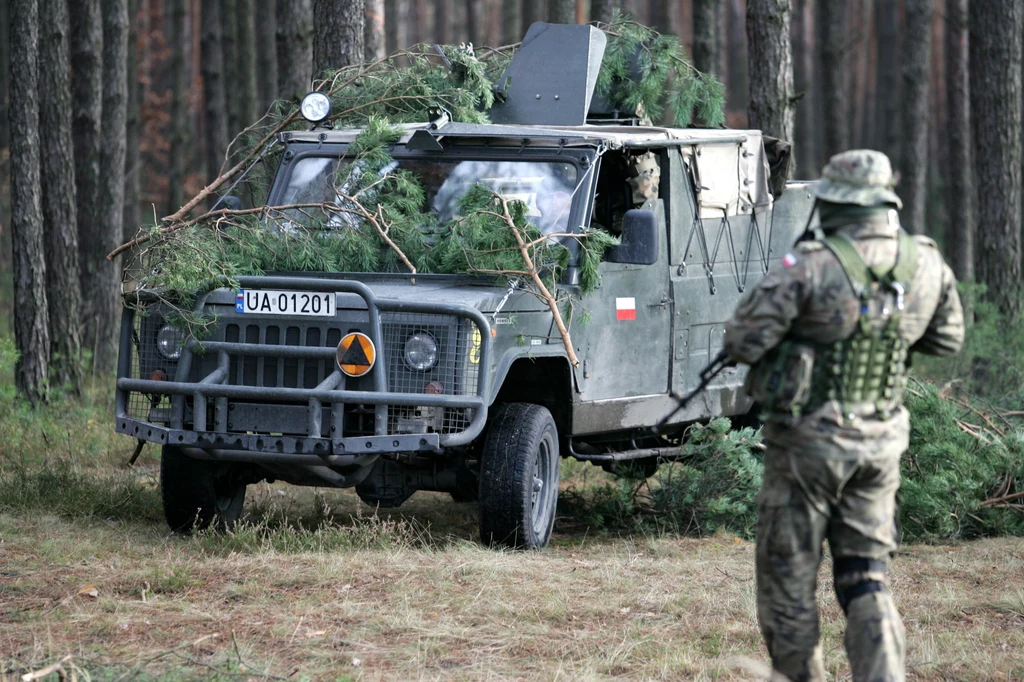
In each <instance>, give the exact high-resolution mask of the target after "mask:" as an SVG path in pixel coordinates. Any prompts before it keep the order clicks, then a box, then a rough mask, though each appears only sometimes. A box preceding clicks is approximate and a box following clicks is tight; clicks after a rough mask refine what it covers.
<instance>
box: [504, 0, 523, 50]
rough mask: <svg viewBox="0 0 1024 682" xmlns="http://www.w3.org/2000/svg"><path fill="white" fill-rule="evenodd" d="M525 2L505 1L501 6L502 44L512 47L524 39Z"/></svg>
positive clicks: (517, 0) (518, 0)
mask: <svg viewBox="0 0 1024 682" xmlns="http://www.w3.org/2000/svg"><path fill="white" fill-rule="evenodd" d="M522 22H523V2H522V0H505V2H503V3H502V5H501V42H502V44H503V45H512V44H513V43H518V42H519V41H520V40H522V39H523V34H524V33H525V32H526V31H524V30H523V26H522Z"/></svg>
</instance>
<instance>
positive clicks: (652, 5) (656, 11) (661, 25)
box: [556, 0, 672, 33]
mask: <svg viewBox="0 0 1024 682" xmlns="http://www.w3.org/2000/svg"><path fill="white" fill-rule="evenodd" d="M556 1H557V0H556ZM668 4H669V3H668V2H667V0H648V2H647V16H648V21H647V24H648V25H649V26H650V27H651V28H653V29H654V30H655V31H657V32H659V33H672V22H671V21H670V20H669V16H668V9H669V8H668Z"/></svg>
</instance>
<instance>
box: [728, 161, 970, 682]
mask: <svg viewBox="0 0 1024 682" xmlns="http://www.w3.org/2000/svg"><path fill="white" fill-rule="evenodd" d="M822 175H823V180H822V181H821V182H820V183H819V185H818V186H817V188H816V190H815V193H816V195H817V197H818V201H819V203H818V205H819V206H820V207H821V208H822V228H823V231H824V233H825V235H826V237H825V239H826V241H807V242H802V243H800V244H798V245H797V246H795V247H794V249H793V251H792V252H791V253H789V254H787V255H786V257H785V258H783V260H782V262H780V263H778V264H776V265H775V266H774V267H773V268H772V269H771V270H770V271H769V272H768V273H767V275H765V277H764V278H763V279H762V280H761V282H760V283H759V284H758V285H757V286H756V287H754V288H753V289H751V290H750V291H748V292H747V293H746V294H745V296H744V298H743V299H742V300H741V301H740V303H739V306H738V307H737V309H736V312H735V314H734V316H733V319H732V320H731V321H730V322H729V323H728V324H727V326H726V334H725V349H726V351H727V352H728V353H729V355H730V357H732V359H734V360H736V361H738V362H741V363H745V364H748V365H751V366H752V370H751V373H750V375H749V378H748V384H747V388H748V391H750V392H751V394H752V395H754V396H755V397H756V398H758V399H761V397H762V396H763V395H765V386H764V384H765V383H766V382H769V383H771V382H772V381H774V382H776V383H781V385H783V387H785V386H786V385H787V383H789V384H793V383H794V382H796V383H799V380H797V379H794V378H793V377H792V376H789V375H786V376H782V377H781V378H780V377H779V376H775V377H774V378H772V379H769V378H768V377H770V376H771V375H770V372H767V371H766V370H765V367H766V366H767V365H768V364H769V363H770V362H774V360H773V359H772V358H773V356H774V355H777V354H778V353H779V352H780V351H779V349H781V348H783V347H786V348H789V347H791V346H792V347H795V348H800V349H801V350H800V352H799V353H795V354H794V353H792V352H790V353H789V356H787V357H790V358H792V357H797V360H796V361H792V362H790V363H789V364H788V365H785V370H784V371H785V372H788V373H790V374H793V373H800V372H802V374H801V376H802V380H803V381H804V383H805V384H807V385H805V386H797V388H793V386H790V387H789V389H788V390H790V392H791V393H793V395H797V394H799V395H800V396H802V398H801V399H803V400H805V401H810V402H809V404H807V405H806V408H807V409H806V410H804V411H800V410H799V409H797V408H796V407H794V408H793V409H788V410H776V411H770V412H768V413H766V414H765V415H764V416H765V420H766V424H765V428H764V438H765V443H766V446H767V450H766V454H765V473H764V481H763V485H762V488H761V492H760V495H759V498H758V527H757V595H758V599H757V605H758V620H759V622H760V625H761V630H762V633H763V635H764V638H765V643H766V644H767V647H768V651H769V654H770V655H771V659H772V667H773V670H774V673H773V678H772V679H773V680H780V681H781V680H792V681H793V682H804V681H808V680H810V681H818V680H824V668H823V665H822V658H821V649H820V646H819V643H818V639H819V625H818V609H817V604H816V602H815V588H816V582H817V574H818V566H819V564H820V562H821V557H822V544H823V541H824V540H825V539H827V540H828V542H829V548H830V550H831V553H832V557H833V573H834V576H835V586H836V594H837V596H838V598H839V601H840V604H841V605H842V606H843V610H844V611H845V613H846V617H847V628H846V638H845V645H846V651H847V655H848V657H849V659H850V665H851V667H852V670H853V679H854V681H855V682H861V681H865V682H867V681H870V682H876V681H878V682H882V681H884V682H890V681H896V680H903V679H904V630H903V623H902V621H901V620H900V616H899V613H898V612H897V610H896V606H895V604H894V603H893V600H892V597H891V595H890V594H889V592H888V589H887V570H886V564H885V563H884V562H885V560H886V559H887V558H888V556H889V555H890V553H891V552H892V551H893V550H894V549H895V548H896V539H895V537H894V535H895V534H894V516H895V497H896V491H897V488H898V487H899V484H900V474H899V459H900V455H901V454H902V453H903V451H904V450H905V449H906V447H907V444H908V440H909V431H910V424H909V419H908V413H907V411H906V409H905V408H904V407H903V406H902V405H901V404H900V402H901V400H900V399H901V397H902V396H901V390H899V387H900V380H902V381H905V378H903V377H904V376H905V367H904V366H903V364H902V361H901V359H900V356H899V354H898V353H895V351H894V353H895V355H894V356H893V357H895V360H894V361H893V362H891V363H888V364H886V363H884V362H883V363H881V364H878V363H875V370H876V374H878V375H880V376H881V377H882V379H881V381H882V384H884V385H886V386H888V387H889V388H887V389H885V391H884V392H881V393H880V392H876V394H875V395H872V396H871V399H867V400H861V401H851V400H849V399H848V398H849V395H854V394H857V393H856V391H852V390H851V391H848V392H844V393H843V395H844V396H845V398H844V399H843V400H840V399H838V398H836V397H835V394H834V393H831V394H827V395H828V396H829V397H828V398H827V399H824V400H821V401H819V402H818V403H817V404H815V403H814V402H813V400H811V399H809V398H807V397H806V396H807V395H814V394H817V395H819V396H821V395H825V394H823V393H822V391H821V390H819V389H820V388H821V386H820V385H819V384H821V383H823V382H825V381H826V380H827V381H829V382H833V383H834V381H835V376H836V375H837V374H838V373H839V367H840V365H835V368H836V369H835V372H833V373H832V374H831V375H829V374H828V373H827V372H820V373H815V370H814V369H808V368H813V367H814V360H815V354H817V360H818V362H819V363H821V362H822V358H833V359H834V358H835V357H836V355H834V354H833V355H830V354H829V353H833V349H837V348H838V349H841V348H844V347H846V346H843V344H849V343H850V339H853V338H855V336H856V334H857V333H858V330H867V331H864V332H863V333H865V334H869V335H870V334H875V335H876V337H875V338H877V335H878V334H879V333H880V332H879V331H878V330H880V329H883V328H885V329H889V328H890V327H884V325H885V324H886V321H887V320H891V322H892V324H891V329H892V336H891V337H890V338H891V339H892V342H893V344H895V345H894V347H902V348H903V349H904V351H903V357H905V355H906V348H907V347H910V348H912V350H914V351H919V352H924V353H929V354H936V355H946V354H952V353H956V352H957V351H958V350H959V349H960V346H961V344H962V342H963V333H964V329H963V312H962V309H961V306H960V299H959V297H958V295H957V292H956V281H955V279H954V277H953V273H952V271H951V270H950V269H949V267H948V266H947V265H946V264H945V263H944V262H943V260H942V257H941V255H940V254H939V251H938V250H937V248H936V246H935V243H934V242H932V241H931V240H930V239H927V238H925V237H914V238H913V239H912V240H911V239H910V238H909V237H908V236H905V235H904V236H903V237H898V235H899V233H900V230H899V223H898V218H897V217H896V216H897V214H896V210H895V209H896V208H899V207H900V206H901V203H900V200H899V197H897V196H896V194H895V193H894V192H893V191H892V189H891V183H892V170H891V167H890V165H889V160H888V158H887V157H885V155H883V154H881V153H879V152H872V151H864V150H861V151H851V152H845V153H843V154H839V155H836V156H834V157H832V159H831V160H830V161H829V163H828V165H827V166H826V167H825V169H824V171H823V173H822ZM826 209H828V212H829V218H828V220H826V215H825V210H826ZM836 237H838V238H840V239H845V240H846V241H847V242H848V244H850V245H852V247H853V248H855V249H856V254H857V255H859V256H860V259H861V260H862V261H863V265H864V266H867V267H868V268H874V269H877V270H878V271H882V272H884V271H886V270H894V269H895V268H893V266H894V264H896V263H897V262H898V255H899V254H903V255H907V254H910V255H911V256H913V257H915V258H916V267H913V265H912V264H910V263H907V264H905V265H904V266H903V271H904V272H908V273H912V277H908V278H907V281H906V282H905V283H904V284H905V290H906V291H905V295H904V294H903V293H902V291H901V290H899V289H898V288H892V289H888V288H885V287H883V286H881V285H880V284H879V283H878V282H875V283H874V284H872V285H871V286H869V287H858V286H857V285H856V284H855V282H854V278H853V277H852V276H851V275H848V274H847V273H848V269H847V267H846V266H845V265H843V264H842V263H843V262H848V261H842V262H841V257H840V256H839V255H837V252H836V251H834V250H833V247H832V246H830V245H831V244H833V243H834V241H835V238H836ZM830 238H831V239H832V241H827V240H829V239H830ZM908 242H909V244H908ZM908 247H909V248H908ZM845 248H850V247H849V246H847V247H845ZM853 260H857V258H856V256H854V257H853ZM908 268H909V270H908ZM858 288H859V289H860V292H859V295H858V292H857V291H856V290H857V289H858ZM901 305H902V307H900V306H901ZM894 314H896V317H895V318H893V315H894ZM897 335H898V338H896V336H897ZM780 344H782V345H780ZM834 352H835V353H838V352H839V351H834ZM798 356H799V357H798ZM886 357H887V358H888V356H886ZM830 361H831V360H830ZM887 362H888V361H887ZM871 367H872V363H871V362H868V363H867V368H868V370H867V374H871V372H872V371H873V370H872V369H871ZM794 368H796V369H794ZM830 371H831V370H830ZM887 375H892V376H888V378H887V379H886V376H887ZM823 377H826V378H823ZM858 381H860V380H859V379H858ZM886 381H888V383H887V384H886V383H885V382H886ZM858 386H860V384H858ZM774 388H778V386H777V385H776V386H774ZM773 390H774V389H773ZM844 391H845V389H844ZM783 393H785V391H783ZM773 395H774V394H773ZM857 395H859V394H857ZM880 396H881V397H880ZM796 402H799V399H798V400H796Z"/></svg>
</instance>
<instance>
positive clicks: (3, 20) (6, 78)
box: [0, 2, 11, 149]
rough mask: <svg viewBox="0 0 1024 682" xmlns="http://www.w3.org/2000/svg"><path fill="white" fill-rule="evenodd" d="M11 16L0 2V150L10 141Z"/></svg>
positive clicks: (5, 4)
mask: <svg viewBox="0 0 1024 682" xmlns="http://www.w3.org/2000/svg"><path fill="white" fill-rule="evenodd" d="M10 27H11V16H10V8H9V7H8V6H7V3H6V2H0V149H7V148H8V146H7V145H8V144H10V140H11V126H10V117H9V116H8V114H7V112H8V103H9V102H10V90H11V87H10V74H11V46H10V38H11V29H10Z"/></svg>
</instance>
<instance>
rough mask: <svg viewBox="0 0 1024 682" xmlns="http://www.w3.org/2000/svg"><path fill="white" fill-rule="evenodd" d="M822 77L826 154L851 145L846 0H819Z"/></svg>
mask: <svg viewBox="0 0 1024 682" xmlns="http://www.w3.org/2000/svg"><path fill="white" fill-rule="evenodd" d="M818 7H819V20H820V22H821V28H820V32H819V33H820V35H821V47H822V54H821V79H822V89H823V95H824V98H823V102H822V103H823V104H824V107H823V109H824V114H825V115H824V121H823V122H822V123H823V124H824V128H825V158H826V159H828V158H830V157H831V156H832V155H834V154H838V153H839V152H841V151H843V150H845V149H847V148H848V147H849V144H850V142H849V137H848V135H847V133H848V130H849V127H848V126H847V125H846V74H847V71H846V64H845V62H844V50H843V47H844V45H845V44H846V41H847V40H848V39H849V36H848V35H847V30H846V23H847V22H846V0H820V2H819V3H818Z"/></svg>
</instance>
